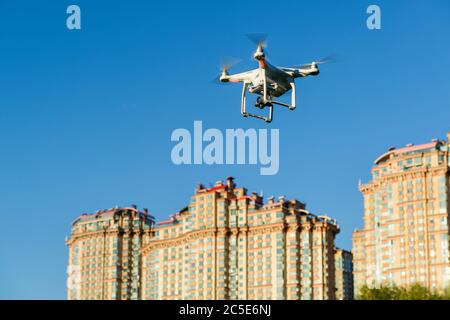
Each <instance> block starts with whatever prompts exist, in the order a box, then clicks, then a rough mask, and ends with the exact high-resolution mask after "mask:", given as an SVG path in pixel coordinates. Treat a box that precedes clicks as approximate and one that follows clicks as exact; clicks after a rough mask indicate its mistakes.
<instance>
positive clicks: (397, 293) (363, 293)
mask: <svg viewBox="0 0 450 320" xmlns="http://www.w3.org/2000/svg"><path fill="white" fill-rule="evenodd" d="M357 300H450V288H447V289H446V290H444V291H436V290H431V289H429V288H427V287H424V286H421V285H420V284H415V285H412V286H410V287H398V286H395V285H380V286H372V287H370V286H367V285H364V286H363V287H362V288H361V290H360V291H359V294H358V295H357Z"/></svg>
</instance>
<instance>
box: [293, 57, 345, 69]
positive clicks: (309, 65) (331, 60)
mask: <svg viewBox="0 0 450 320" xmlns="http://www.w3.org/2000/svg"><path fill="white" fill-rule="evenodd" d="M335 61H336V58H335V57H334V56H331V55H330V56H327V57H325V58H323V59H320V60H319V61H313V62H312V63H307V64H303V65H301V66H296V67H294V68H298V69H310V68H311V67H312V66H313V65H318V64H325V63H331V62H335Z"/></svg>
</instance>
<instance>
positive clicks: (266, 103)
mask: <svg viewBox="0 0 450 320" xmlns="http://www.w3.org/2000/svg"><path fill="white" fill-rule="evenodd" d="M249 85H250V83H246V82H244V85H243V87H242V100H241V114H242V115H243V116H244V117H253V118H257V119H261V120H264V121H265V122H267V123H270V122H272V119H273V105H274V104H276V105H279V106H282V107H286V108H288V109H289V110H295V108H296V96H295V93H296V88H295V83H294V81H292V82H291V88H292V104H287V103H282V102H278V101H275V100H272V99H271V97H270V96H268V95H267V92H264V95H263V96H259V97H258V98H256V103H255V107H257V108H259V109H264V108H265V107H268V108H269V114H268V116H267V117H264V116H260V115H258V114H253V113H248V112H247V101H246V100H247V89H248V87H249Z"/></svg>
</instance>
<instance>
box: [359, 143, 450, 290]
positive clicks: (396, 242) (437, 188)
mask: <svg viewBox="0 0 450 320" xmlns="http://www.w3.org/2000/svg"><path fill="white" fill-rule="evenodd" d="M448 138H449V134H447V139H448ZM449 165H450V162H449V144H448V142H445V141H439V140H437V139H435V140H433V141H432V142H429V143H425V144H421V145H417V146H414V145H407V146H406V147H403V148H400V149H395V148H390V149H389V151H388V152H386V153H385V154H383V155H381V156H380V157H379V158H378V159H376V161H375V165H374V167H373V168H372V170H371V173H372V181H371V182H369V183H367V184H360V186H359V189H360V191H361V192H362V194H363V196H364V227H363V228H362V229H361V230H356V231H355V232H354V233H353V254H354V268H355V270H354V277H355V291H356V293H357V292H358V291H359V289H360V288H361V287H362V286H363V285H365V284H367V285H369V286H371V285H379V284H382V283H384V284H396V285H398V286H409V285H412V284H416V283H419V284H421V285H424V286H427V287H429V288H431V289H443V288H446V287H448V286H449V285H450V260H449V230H450V228H449V219H448V215H449V201H448V197H449V182H450V181H449Z"/></svg>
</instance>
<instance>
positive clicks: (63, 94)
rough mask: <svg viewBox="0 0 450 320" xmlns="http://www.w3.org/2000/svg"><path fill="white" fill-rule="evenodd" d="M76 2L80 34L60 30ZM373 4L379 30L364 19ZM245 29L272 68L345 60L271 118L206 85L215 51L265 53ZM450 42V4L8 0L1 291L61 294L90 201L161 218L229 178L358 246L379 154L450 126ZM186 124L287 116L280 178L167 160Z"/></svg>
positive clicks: (224, 89) (1, 72)
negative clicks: (365, 189) (74, 237)
mask: <svg viewBox="0 0 450 320" xmlns="http://www.w3.org/2000/svg"><path fill="white" fill-rule="evenodd" d="M72 3H75V4H78V5H79V6H80V7H81V11H82V30H81V31H69V30H68V29H67V28H66V25H65V20H66V17H67V15H66V13H65V12H66V8H67V6H68V5H69V4H72ZM372 3H375V4H378V5H380V6H381V9H382V30H381V31H369V30H368V29H367V28H366V18H367V14H366V8H367V6H368V5H369V4H372ZM248 32H268V33H269V34H270V38H269V47H268V52H269V55H270V59H271V61H272V62H273V63H274V64H277V65H289V64H294V65H295V64H302V63H306V62H310V61H311V60H314V59H318V58H321V57H324V56H326V55H328V54H330V53H335V54H337V55H338V56H339V60H338V62H337V63H334V64H329V65H324V66H323V67H322V73H321V74H320V76H319V77H316V78H307V79H303V80H300V81H299V82H298V90H299V91H298V94H299V107H298V109H297V110H296V111H295V112H289V111H287V110H282V109H277V110H276V111H275V120H274V122H273V123H272V124H270V125H267V124H265V123H263V122H262V121H259V120H256V119H244V118H242V117H241V116H240V112H239V111H240V110H239V108H240V106H239V99H240V91H241V87H240V86H238V85H236V86H217V85H213V84H211V83H210V80H211V79H212V78H214V76H215V75H216V74H217V72H218V71H219V61H220V58H221V57H223V56H238V57H242V58H244V61H243V62H242V63H241V64H240V65H239V66H238V67H236V69H235V70H236V71H242V70H245V69H246V68H250V67H254V66H255V63H254V62H253V61H251V60H250V59H249V58H250V56H251V54H252V52H253V50H254V49H255V48H254V45H253V44H252V43H251V42H250V41H248V40H247V39H246V38H245V34H246V33H248ZM449 39H450V4H449V2H448V1H447V0H441V1H438V0H435V1H424V0H422V1H414V3H412V2H411V1H402V0H397V1H373V2H372V1H371V2H369V1H361V0H353V1H350V0H349V1H345V2H344V1H339V2H338V1H278V2H276V3H274V2H273V1H260V3H258V4H257V5H256V4H255V3H254V2H243V1H227V3H226V4H224V3H221V4H218V3H216V2H214V1H208V2H205V3H203V2H201V3H200V2H198V3H193V2H192V1H189V2H188V1H186V2H177V1H163V2H159V3H155V2H153V1H152V2H150V1H135V2H133V4H131V3H130V2H127V1H121V2H117V3H115V2H110V1H82V0H76V1H74V2H68V1H42V0H41V1H33V2H32V1H3V0H2V1H0V150H1V151H0V152H1V157H0V181H1V185H0V203H1V209H0V215H1V221H2V230H1V232H0V298H1V299H11V298H18V299H31V298H34V299H65V297H66V292H65V281H66V274H65V271H66V265H67V251H68V250H67V248H66V246H65V244H64V238H65V236H66V235H69V234H70V226H71V221H72V220H73V219H75V218H76V217H77V216H78V215H79V214H81V213H82V212H94V211H96V210H98V209H103V208H110V207H113V206H115V205H129V204H131V203H136V204H138V206H139V207H141V208H142V207H148V208H149V210H150V211H151V212H152V213H153V214H154V215H155V216H156V217H157V218H158V219H163V218H164V217H167V216H168V215H169V214H170V213H174V212H176V211H177V210H178V209H180V208H182V207H183V206H184V205H185V204H186V203H187V202H188V201H189V197H190V195H191V194H192V193H193V190H194V187H195V184H196V183H198V182H203V183H205V184H208V183H214V181H216V180H219V179H224V178H225V177H226V176H228V175H233V176H235V177H236V182H237V183H238V185H241V186H242V185H244V186H246V187H248V188H249V190H250V191H257V192H259V191H261V190H263V192H264V195H265V196H269V195H275V196H277V195H280V194H283V195H285V196H287V197H295V198H298V199H299V200H301V201H304V202H306V203H307V206H308V208H309V209H310V210H311V211H312V212H314V213H316V214H328V215H330V216H332V217H335V218H337V219H338V221H339V223H340V226H341V233H340V234H339V236H338V240H337V243H338V244H339V245H340V246H343V247H345V248H351V233H352V231H353V230H354V228H356V227H361V226H362V213H363V204H362V196H361V195H360V193H359V191H358V179H359V178H361V179H362V180H363V181H367V180H368V179H369V177H370V176H369V170H370V168H371V166H372V164H373V160H374V159H375V158H376V157H377V156H378V155H380V154H381V153H383V152H384V151H386V150H387V148H388V147H389V146H391V145H392V146H403V145H405V144H407V143H422V142H427V141H430V140H431V139H432V138H435V137H438V138H444V137H445V133H446V131H447V130H450V122H449V119H450V90H449V85H450V83H449V82H450V81H449V70H450V59H449V57H450V42H449ZM194 120H202V121H203V126H204V128H219V129H221V130H225V129H226V128H251V127H254V128H268V127H269V128H279V129H280V148H281V150H280V171H279V173H278V174H277V175H275V176H260V175H259V166H211V167H208V166H180V167H177V166H175V165H173V164H172V162H171V160H170V151H171V148H172V147H173V145H174V143H172V142H171V141H170V135H171V132H172V131H173V130H174V129H176V128H188V129H190V130H192V127H193V121H194Z"/></svg>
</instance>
